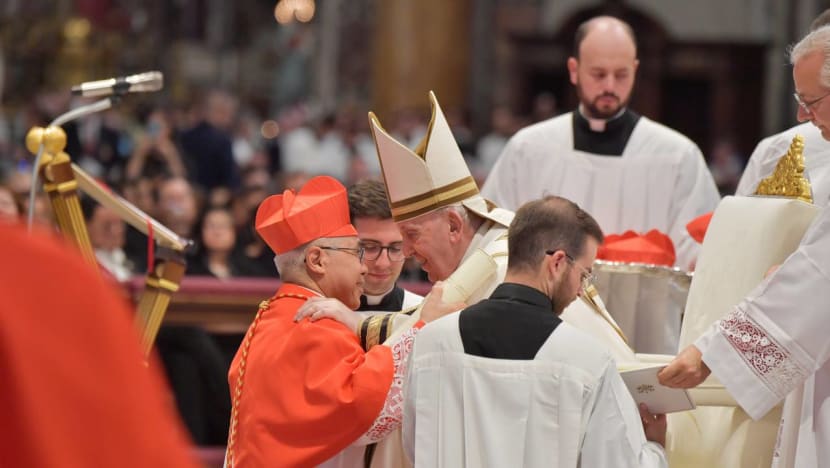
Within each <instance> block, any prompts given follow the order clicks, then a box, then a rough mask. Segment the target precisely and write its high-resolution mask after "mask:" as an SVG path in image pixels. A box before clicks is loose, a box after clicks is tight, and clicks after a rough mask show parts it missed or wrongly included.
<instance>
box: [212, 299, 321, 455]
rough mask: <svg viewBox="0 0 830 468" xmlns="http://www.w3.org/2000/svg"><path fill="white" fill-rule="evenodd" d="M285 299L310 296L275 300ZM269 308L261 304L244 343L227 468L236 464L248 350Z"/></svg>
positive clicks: (234, 403)
mask: <svg viewBox="0 0 830 468" xmlns="http://www.w3.org/2000/svg"><path fill="white" fill-rule="evenodd" d="M283 297H293V298H294V299H306V300H308V296H305V295H302V294H291V293H286V294H280V295H278V296H277V297H276V298H275V299H282V298H283ZM269 307H271V300H270V299H266V300H264V301H262V302H260V303H259V310H257V313H256V317H254V321H253V323H252V324H251V327H250V328H249V329H248V333H247V334H246V335H245V341H244V342H243V343H242V357H241V358H240V359H239V375H238V376H237V378H236V389H235V390H234V394H233V401H232V403H233V405H232V408H231V427H230V431H228V449H227V462H228V463H227V466H228V467H230V468H233V464H234V449H235V446H236V432H237V431H236V426H237V425H238V424H239V400H240V398H241V397H242V384H243V383H244V379H243V377H244V376H245V368H246V366H247V363H248V350H249V349H250V348H251V340H253V338H254V332H255V331H256V328H257V325H259V320H260V318H262V313H263V312H265V311H266V310H268V308H269Z"/></svg>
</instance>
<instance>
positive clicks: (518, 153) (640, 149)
mask: <svg viewBox="0 0 830 468" xmlns="http://www.w3.org/2000/svg"><path fill="white" fill-rule="evenodd" d="M481 193H482V195H483V196H484V197H485V198H488V199H490V200H492V201H494V202H495V203H496V204H497V205H499V206H503V207H505V208H508V209H512V210H515V209H517V208H518V207H519V206H520V205H521V204H522V203H525V202H527V201H530V200H533V199H536V198H540V197H543V196H545V195H559V196H562V197H565V198H567V199H569V200H571V201H573V202H575V203H576V204H578V205H579V206H580V207H581V208H582V209H584V210H585V211H587V212H588V213H590V214H591V215H592V216H593V217H594V218H595V219H596V220H597V222H598V223H599V225H600V227H601V228H602V230H603V231H604V232H605V233H606V234H621V233H623V232H625V231H626V230H634V231H636V232H639V233H645V232H647V231H649V230H651V229H657V230H659V231H661V232H663V233H665V234H667V235H668V236H669V237H670V238H671V239H672V242H674V246H675V251H676V253H677V262H676V265H677V266H679V267H680V268H683V269H688V267H689V265H690V263H691V262H692V261H693V260H694V259H695V257H696V254H697V249H698V246H697V244H696V243H695V241H694V239H692V238H691V237H690V236H689V234H688V233H687V232H686V224H687V223H688V222H689V221H691V220H692V219H694V218H696V217H698V216H700V215H702V214H704V213H708V212H710V211H712V210H713V209H715V206H716V205H717V203H718V201H719V200H720V195H719V194H718V190H717V187H716V186H715V182H714V180H713V179H712V175H711V174H710V173H709V170H708V168H707V167H706V162H705V161H704V159H703V155H702V154H701V152H700V150H699V149H698V147H697V146H696V145H695V144H694V143H693V142H692V141H691V140H689V139H688V138H686V137H685V136H683V135H681V134H680V133H678V132H676V131H674V130H672V129H670V128H668V127H665V126H663V125H660V124H658V123H656V122H654V121H652V120H649V119H647V118H646V117H640V119H639V121H638V122H637V124H636V127H635V128H634V131H633V133H632V134H631V136H630V138H629V140H628V143H627V144H626V146H625V150H624V152H623V153H622V155H621V156H618V157H617V156H599V155H595V154H591V153H587V152H583V151H578V150H575V149H574V143H573V125H572V115H571V113H567V114H564V115H561V116H558V117H555V118H553V119H550V120H546V121H543V122H540V123H537V124H534V125H531V126H529V127H527V128H524V129H522V130H520V131H519V132H518V133H516V135H514V136H513V138H511V139H510V142H509V143H508V144H507V147H506V148H505V150H504V152H503V153H502V155H501V157H500V158H499V160H498V161H497V162H496V165H495V166H494V167H493V170H492V171H491V172H490V175H489V177H488V178H487V181H486V182H485V184H484V186H483V187H482V190H481ZM612 312H613V307H612Z"/></svg>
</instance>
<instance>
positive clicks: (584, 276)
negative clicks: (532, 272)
mask: <svg viewBox="0 0 830 468" xmlns="http://www.w3.org/2000/svg"><path fill="white" fill-rule="evenodd" d="M555 253H556V250H546V251H545V255H553V254H555ZM565 258H567V259H568V261H569V262H571V265H574V266H576V267H577V268H579V270H580V274H579V281H580V283H581V285H582V289H588V287H589V286H591V285H593V284H594V281H595V280H596V279H597V277H596V275H595V274H593V273H591V272H590V271H589V270H588V269H587V268H585V267H584V266H582V265H580V264H579V263H576V260H574V258H573V257H571V254H569V253H568V252H565Z"/></svg>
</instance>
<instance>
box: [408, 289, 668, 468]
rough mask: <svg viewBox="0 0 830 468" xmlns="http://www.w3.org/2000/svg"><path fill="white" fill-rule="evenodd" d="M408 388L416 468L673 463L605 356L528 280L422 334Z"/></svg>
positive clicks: (599, 346) (410, 447) (411, 449)
mask: <svg viewBox="0 0 830 468" xmlns="http://www.w3.org/2000/svg"><path fill="white" fill-rule="evenodd" d="M406 388H407V391H406V394H405V401H406V403H405V405H404V424H403V437H404V448H405V449H406V450H407V453H408V456H410V457H412V458H413V459H414V464H415V466H416V467H430V468H434V467H465V466H466V467H505V466H523V467H526V468H533V467H577V466H582V467H597V468H602V467H615V468H617V467H652V466H654V467H665V466H668V465H667V462H666V458H665V453H664V451H663V448H662V447H661V446H660V445H659V444H657V443H655V442H649V441H647V440H646V438H645V435H644V432H643V426H642V423H641V420H640V414H639V413H638V410H637V407H636V404H635V403H634V400H633V399H632V397H631V395H630V394H629V392H628V390H627V389H626V387H625V384H624V383H623V381H622V379H621V377H620V375H619V373H618V372H617V367H616V364H615V362H614V359H613V358H612V357H611V355H610V354H609V352H608V351H607V350H606V349H605V348H604V346H603V345H602V344H601V343H600V342H598V341H596V340H595V339H594V338H592V337H591V336H589V335H587V334H586V333H584V332H582V331H580V330H577V329H576V328H574V327H572V326H570V325H569V324H567V323H564V322H562V321H561V320H560V319H559V318H558V317H557V316H556V315H555V314H554V313H553V312H552V307H551V302H550V299H549V298H548V297H546V296H545V295H544V294H542V293H541V292H539V291H537V290H535V289H532V288H529V287H527V286H524V285H519V284H512V283H504V284H502V285H501V286H499V287H498V288H497V289H496V291H495V292H494V293H493V295H492V296H491V298H490V300H487V301H483V302H480V303H479V304H478V305H477V306H474V307H471V308H469V309H466V310H464V311H462V312H460V313H454V314H450V315H448V316H446V317H444V318H443V319H439V320H437V321H435V322H433V323H431V324H430V325H428V326H427V327H425V328H424V329H423V330H422V331H421V333H420V334H419V336H418V340H416V342H415V346H414V349H413V351H412V354H411V356H410V363H409V371H408V383H407V385H406Z"/></svg>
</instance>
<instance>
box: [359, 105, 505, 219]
mask: <svg viewBox="0 0 830 468" xmlns="http://www.w3.org/2000/svg"><path fill="white" fill-rule="evenodd" d="M429 99H430V102H431V103H432V118H431V119H430V121H429V127H428V128H427V133H426V135H424V138H423V139H422V140H421V142H420V143H419V144H418V146H417V147H416V148H415V150H414V151H413V150H410V149H409V148H407V147H406V146H404V145H402V144H401V143H399V142H398V141H397V140H395V139H394V138H393V137H392V136H391V135H389V133H387V132H386V130H384V129H383V127H382V126H381V125H380V121H379V120H378V118H377V117H376V116H375V114H374V113H372V112H369V123H370V126H371V128H372V136H373V137H374V139H375V146H376V147H377V151H378V159H380V168H381V172H382V173H383V179H384V181H385V182H386V194H387V196H388V197H389V206H390V207H391V208H392V217H393V218H394V220H395V221H396V222H399V221H406V220H408V219H412V218H415V217H416V216H420V215H423V214H426V213H429V212H432V211H435V210H437V209H439V208H442V207H445V206H449V205H452V204H457V203H460V204H462V205H464V206H465V207H467V208H469V209H470V210H472V211H473V212H475V213H476V214H479V215H481V216H483V217H485V218H490V219H493V218H491V216H490V215H489V213H488V212H489V208H490V207H489V206H488V203H487V202H486V201H485V200H484V198H482V197H481V196H480V195H479V192H478V186H477V185H476V182H475V180H474V179H473V177H472V176H471V175H470V170H469V169H468V168H467V164H466V163H465V162H464V156H463V155H462V154H461V150H460V149H459V148H458V144H457V143H456V142H455V138H454V137H453V135H452V131H451V130H450V126H449V124H447V119H446V118H445V117H444V113H443V112H441V107H440V106H439V105H438V100H437V99H436V98H435V94H434V93H433V92H432V91H430V93H429ZM497 221H498V220H497ZM499 222H501V221H499Z"/></svg>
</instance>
